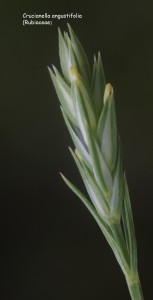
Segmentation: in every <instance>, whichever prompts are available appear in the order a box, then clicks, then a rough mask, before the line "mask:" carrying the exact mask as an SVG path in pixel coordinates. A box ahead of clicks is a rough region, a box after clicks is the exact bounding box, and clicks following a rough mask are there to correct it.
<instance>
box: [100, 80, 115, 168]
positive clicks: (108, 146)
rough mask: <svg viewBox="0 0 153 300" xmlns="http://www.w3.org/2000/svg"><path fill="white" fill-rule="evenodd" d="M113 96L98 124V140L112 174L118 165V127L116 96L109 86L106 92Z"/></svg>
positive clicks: (108, 101)
mask: <svg viewBox="0 0 153 300" xmlns="http://www.w3.org/2000/svg"><path fill="white" fill-rule="evenodd" d="M107 89H108V92H110V90H111V92H110V93H111V94H110V95H109V96H108V97H107V99H106V100H105V103H104V108H103V110H102V113H101V116H100V120H99V123H98V140H99V143H100V144H101V146H100V147H101V152H102V153H103V156H104V158H105V160H106V163H107V165H108V167H109V169H110V171H111V172H112V171H113V169H114V166H115V163H116V155H117V127H116V116H115V105H114V95H113V90H112V87H110V85H109V84H108V85H107V86H106V92H107Z"/></svg>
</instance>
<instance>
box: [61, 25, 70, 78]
mask: <svg viewBox="0 0 153 300" xmlns="http://www.w3.org/2000/svg"><path fill="white" fill-rule="evenodd" d="M58 37H59V56H60V64H61V69H62V72H63V75H64V77H65V79H66V81H67V83H69V84H70V82H71V78H70V73H69V69H70V59H69V49H68V47H67V45H66V42H65V40H64V38H63V36H62V34H61V31H60V29H58Z"/></svg>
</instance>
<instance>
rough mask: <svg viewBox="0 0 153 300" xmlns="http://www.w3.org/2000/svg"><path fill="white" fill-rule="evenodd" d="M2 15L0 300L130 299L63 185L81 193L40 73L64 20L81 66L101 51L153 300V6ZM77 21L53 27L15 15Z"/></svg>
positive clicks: (97, 235)
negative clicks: (79, 48) (77, 44)
mask: <svg viewBox="0 0 153 300" xmlns="http://www.w3.org/2000/svg"><path fill="white" fill-rule="evenodd" d="M1 7H2V10H1V12H2V15H1V20H0V23H1V51H2V52H1V75H2V76H1V100H0V122H1V125H0V130H1V138H0V139H1V147H0V148H1V150H0V151H1V153H0V157H1V172H0V173H1V221H2V225H1V248H2V250H3V255H1V259H2V275H3V276H2V289H1V290H2V291H4V294H3V297H2V298H1V299H3V300H6V299H11V300H13V299H16V300H34V299H37V300H48V299H53V300H60V299H64V298H65V299H70V300H71V299H73V300H75V299H76V300H94V299H95V300H99V299H105V300H107V299H117V300H118V299H124V300H126V299H127V300H128V299H130V296H129V293H128V290H127V287H126V283H125V279H124V276H123V274H122V272H121V270H120V268H119V266H118V264H117V262H116V261H115V258H114V255H113V253H112V251H111V250H110V249H109V246H108V245H107V243H106V241H105V239H104V237H103V235H102V233H101V232H100V230H99V228H98V226H97V224H96V223H95V221H94V220H93V218H92V216H91V215H90V214H89V212H88V211H87V210H86V208H85V207H84V206H83V204H82V203H81V201H80V200H79V199H78V198H77V197H76V196H75V195H74V194H73V193H72V192H71V191H70V190H69V189H68V188H67V186H66V185H65V184H64V182H63V181H62V179H61V178H60V175H59V173H58V172H59V171H61V172H62V173H64V174H65V175H66V177H68V178H69V179H70V180H71V181H72V182H74V183H75V184H76V185H77V186H78V187H79V188H80V189H81V190H82V191H83V192H84V193H85V188H84V186H83V184H82V181H81V179H80V176H79V173H78V170H77V169H76V166H75V164H74V162H73V160H72V157H71V155H70V153H69V151H68V146H71V147H72V148H73V143H72V141H71V138H70V136H69V134H68V131H67V129H66V126H65V124H64V121H63V119H62V115H61V112H60V108H59V101H58V99H57V97H56V94H55V90H54V87H53V84H52V82H51V80H50V77H49V74H48V71H47V65H49V66H51V64H52V63H53V64H54V65H55V66H56V67H57V68H58V69H60V66H59V56H58V35H57V27H58V26H59V27H60V28H61V30H62V31H65V30H67V25H66V23H67V22H69V23H70V25H71V26H72V28H73V29H74V31H75V33H76V35H77V36H78V37H79V39H80V41H81V43H82V45H83V46H84V49H85V51H86V53H87V55H88V59H89V61H90V63H91V66H92V62H93V55H94V54H97V52H98V51H101V54H102V58H103V65H104V70H105V75H106V79H107V82H110V83H111V84H112V85H113V87H114V91H115V101H116V112H117V123H118V132H119V134H120V136H121V140H122V148H123V164H124V169H125V170H126V173H127V179H128V183H129V188H130V195H131V201H132V207H133V213H134V220H135V227H136V234H137V243H138V259H139V274H140V279H141V282H142V287H143V291H144V296H145V299H153V292H152V278H151V277H152V270H153V255H152V253H153V234H152V229H153V196H152V186H153V178H152V176H153V175H152V174H153V134H152V131H153V117H152V116H153V93H152V86H153V34H152V32H153V1H123V0H120V1H119V0H118V1H102V0H101V1H98V0H96V1H91V2H89V1H86V0H85V1H83V0H82V1H81V2H80V1H62V0H61V1H42V2H40V1H33V2H31V4H28V2H27V1H25V2H24V1H20V2H19V1H18V2H17V1H16V2H14V1H12V2H11V1H9V2H5V3H3V2H2V5H1ZM45 12H47V13H48V14H51V15H52V14H65V13H71V12H72V13H80V14H82V19H61V20H53V25H52V26H36V25H35V26H25V27H24V26H23V25H22V15H23V13H27V14H33V13H37V14H44V13H45Z"/></svg>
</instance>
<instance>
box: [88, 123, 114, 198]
mask: <svg viewBox="0 0 153 300" xmlns="http://www.w3.org/2000/svg"><path fill="white" fill-rule="evenodd" d="M85 125H86V133H87V139H88V148H89V153H90V155H91V160H92V165H93V171H94V175H95V179H96V181H97V183H98V185H99V187H100V188H101V189H102V191H103V193H104V194H105V196H106V198H107V199H109V197H110V196H111V194H112V188H113V180H112V177H111V174H110V172H109V169H108V167H107V165H106V163H105V161H104V158H103V156H102V154H101V152H100V149H99V147H98V144H97V142H96V140H95V139H94V137H93V135H92V133H91V131H90V129H89V126H88V124H87V123H86V122H85Z"/></svg>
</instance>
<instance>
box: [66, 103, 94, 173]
mask: <svg viewBox="0 0 153 300" xmlns="http://www.w3.org/2000/svg"><path fill="white" fill-rule="evenodd" d="M61 110H62V114H63V117H64V120H65V123H66V125H67V128H68V130H69V133H70V135H71V137H72V140H73V142H74V144H75V147H76V148H77V149H78V150H79V152H80V154H81V156H82V158H83V160H84V162H85V163H86V165H87V166H88V168H89V169H90V170H92V166H91V157H90V155H89V153H88V152H87V151H86V149H85V148H84V146H83V144H82V143H81V141H80V139H79V138H78V136H77V135H76V134H75V132H74V130H73V128H72V126H71V123H70V121H69V120H68V118H67V116H66V114H65V112H64V110H63V109H62V108H61Z"/></svg>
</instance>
